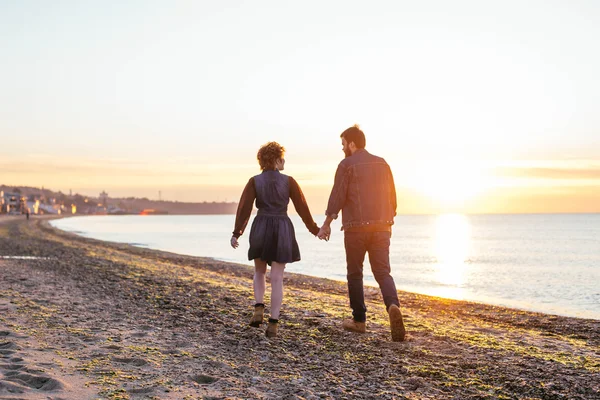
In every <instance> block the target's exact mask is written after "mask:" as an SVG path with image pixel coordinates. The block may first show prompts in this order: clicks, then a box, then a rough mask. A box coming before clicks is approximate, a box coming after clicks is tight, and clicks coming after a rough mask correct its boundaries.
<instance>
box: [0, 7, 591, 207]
mask: <svg viewBox="0 0 600 400" xmlns="http://www.w3.org/2000/svg"><path fill="white" fill-rule="evenodd" d="M599 39H600V3H598V2H595V1H569V2H566V1H528V2H523V1H501V2H499V1H498V2H487V1H486V2H483V1H459V0H457V1H453V2H447V1H420V2H414V1H389V2H379V1H372V2H358V1H356V2H352V1H327V2H322V1H318V2H317V1H304V2H291V1H256V2H243V1H222V2H207V1H141V0H140V1H134V0H129V1H128V0H123V1H104V2H92V1H85V0H83V1H56V2H45V1H26V0H25V1H19V2H0V49H1V50H0V54H1V59H0V61H1V62H0V92H1V93H2V94H1V95H0V184H7V185H23V186H35V187H41V186H43V187H45V188H49V189H53V190H62V191H63V192H69V190H72V191H73V192H79V193H82V194H87V195H97V194H98V193H99V192H101V191H102V190H105V191H106V192H108V193H109V195H110V196H111V197H127V196H139V197H148V198H152V199H157V198H158V196H159V191H160V192H161V196H162V198H163V199H166V200H178V201H237V200H238V199H239V196H240V194H241V191H242V189H243V186H244V184H245V183H246V182H247V180H248V179H249V177H251V176H252V175H255V174H257V173H259V169H258V164H257V162H256V152H257V150H258V148H259V147H260V146H261V145H262V144H264V143H266V142H268V141H277V142H279V143H281V144H282V145H284V146H285V147H286V150H287V152H286V160H287V163H286V171H285V172H286V173H288V174H289V175H292V176H294V177H295V178H296V179H297V180H298V182H299V183H300V185H301V187H302V189H303V190H304V192H305V194H306V197H307V199H308V201H309V205H310V206H311V209H312V210H313V211H314V213H315V214H319V213H321V212H322V211H323V210H324V209H325V204H326V201H327V197H328V195H329V191H330V189H331V185H332V183H333V176H334V173H335V169H336V166H337V164H338V163H339V161H340V160H341V159H342V157H343V153H342V151H341V144H340V138H339V135H340V133H341V132H342V131H343V130H344V129H346V128H347V127H349V126H351V125H353V124H355V123H358V124H360V126H361V128H362V129H363V130H364V132H365V134H366V137H367V149H368V150H369V151H370V152H372V153H374V154H377V155H379V156H382V157H384V158H385V159H386V160H387V161H388V163H389V164H390V165H391V167H392V170H393V172H394V176H395V180H396V186H397V189H398V204H399V207H398V212H399V213H440V212H469V213H487V212H490V213H498V212H600V112H598V110H600V74H598V71H600V51H598V40H599Z"/></svg>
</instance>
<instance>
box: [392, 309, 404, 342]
mask: <svg viewBox="0 0 600 400" xmlns="http://www.w3.org/2000/svg"><path fill="white" fill-rule="evenodd" d="M388 314H389V315H390V329H391V331H392V341H393V342H402V341H404V338H405V337H406V329H405V328H404V322H403V321H402V313H401V312H400V308H399V307H398V306H397V305H395V304H392V305H391V306H390V308H389V309H388Z"/></svg>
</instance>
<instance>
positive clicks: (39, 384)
mask: <svg viewBox="0 0 600 400" xmlns="http://www.w3.org/2000/svg"><path fill="white" fill-rule="evenodd" d="M5 376H6V378H5V379H6V380H7V381H11V382H14V383H15V384H18V385H22V386H26V387H28V388H31V389H36V390H41V391H44V392H52V391H55V390H61V389H62V388H63V384H62V382H60V381H59V380H57V379H54V378H51V377H49V376H39V375H31V374H28V373H21V372H19V371H11V373H5Z"/></svg>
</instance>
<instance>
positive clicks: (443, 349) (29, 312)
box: [0, 218, 600, 399]
mask: <svg viewBox="0 0 600 400" xmlns="http://www.w3.org/2000/svg"><path fill="white" fill-rule="evenodd" d="M0 221H1V219H0ZM223 240H228V238H223ZM0 256H1V257H0V399H17V398H18V399H40V398H51V399H58V398H60V399H97V398H102V399H197V398H202V399H211V398H212V399H223V398H231V399H237V398H239V399H267V398H268V399H270V398H273V399H275V398H277V399H279V398H288V399H317V398H319V399H323V398H325V399H329V398H331V399H344V398H347V399H351V398H381V399H426V398H431V399H499V398H500V399H502V398H504V399H515V398H523V399H524V398H527V399H564V398H568V399H594V398H600V321H595V320H585V319H577V318H567V317H559V316H551V315H545V314H538V313H531V312H525V311H519V310H513V309H507V308H502V307H495V306H488V305H482V304H475V303H468V302H461V301H453V300H446V299H441V298H434V297H429V296H424V295H418V294H413V293H406V292H399V296H400V301H401V305H402V310H403V312H404V314H405V322H406V324H407V330H408V337H407V341H405V342H403V343H393V342H391V341H390V337H389V336H390V334H389V330H388V323H387V319H386V314H385V311H384V309H383V306H382V302H381V300H380V294H379V291H378V290H375V289H367V292H368V293H367V297H368V303H367V307H368V309H369V321H368V326H367V329H368V333H367V334H364V335H359V334H351V333H346V332H344V331H343V330H342V329H341V321H342V319H343V318H344V317H348V316H349V315H350V312H349V308H348V300H347V294H346V286H345V284H344V283H343V282H336V281H332V280H327V279H320V278H313V277H307V276H302V275H295V274H287V275H286V281H285V285H286V288H285V298H284V306H283V313H282V317H281V321H282V323H281V327H280V337H278V338H275V339H271V340H269V339H267V338H265V337H264V330H263V329H256V328H251V327H249V326H248V325H247V322H248V321H249V318H250V314H251V311H252V304H253V300H252V268H250V267H248V266H243V265H236V264H229V263H224V262H220V261H215V260H213V259H210V258H198V257H188V256H180V255H176V254H170V253H165V252H159V251H153V250H147V249H142V248H136V247H132V246H128V245H121V244H111V243H105V242H100V241H96V240H91V239H85V238H81V237H78V236H75V235H73V234H70V233H66V232H61V231H58V230H56V229H54V228H52V227H51V226H50V225H49V224H48V222H47V221H46V220H39V219H35V218H32V219H31V220H29V221H26V220H25V219H24V218H21V219H11V220H8V219H7V220H5V221H3V222H1V223H0ZM207 256H209V254H207ZM396 268H399V269H401V266H396ZM267 304H268V298H267Z"/></svg>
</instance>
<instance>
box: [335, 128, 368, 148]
mask: <svg viewBox="0 0 600 400" xmlns="http://www.w3.org/2000/svg"><path fill="white" fill-rule="evenodd" d="M340 137H341V138H344V139H346V142H348V143H351V142H354V144H355V145H356V148H357V149H364V148H365V146H366V145H367V139H366V138H365V133H364V132H363V131H361V130H360V126H358V125H354V126H351V127H350V128H348V129H346V130H345V131H344V132H342V134H341V135H340Z"/></svg>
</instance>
